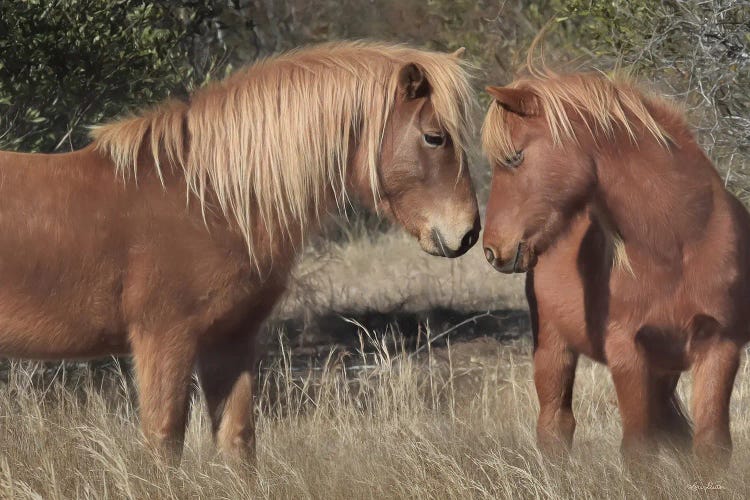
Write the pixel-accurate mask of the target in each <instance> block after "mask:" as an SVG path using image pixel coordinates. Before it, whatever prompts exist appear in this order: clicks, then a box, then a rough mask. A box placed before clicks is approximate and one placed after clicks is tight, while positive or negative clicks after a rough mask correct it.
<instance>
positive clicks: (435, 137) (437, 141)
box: [422, 134, 445, 148]
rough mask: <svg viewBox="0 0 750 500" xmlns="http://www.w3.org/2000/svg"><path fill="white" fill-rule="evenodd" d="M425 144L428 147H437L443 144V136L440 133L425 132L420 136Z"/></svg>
mask: <svg viewBox="0 0 750 500" xmlns="http://www.w3.org/2000/svg"><path fill="white" fill-rule="evenodd" d="M422 138H423V139H424V142H425V144H427V145H428V146H430V147H433V148H437V147H439V146H442V145H443V144H445V136H444V135H440V134H425V135H423V136H422Z"/></svg>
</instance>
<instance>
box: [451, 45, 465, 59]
mask: <svg viewBox="0 0 750 500" xmlns="http://www.w3.org/2000/svg"><path fill="white" fill-rule="evenodd" d="M464 52H466V47H459V48H457V49H456V50H455V51H454V52H453V53H452V54H451V55H452V56H453V57H455V58H456V59H461V58H462V57H463V56H464Z"/></svg>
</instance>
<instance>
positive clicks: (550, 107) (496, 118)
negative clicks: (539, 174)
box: [482, 68, 678, 160]
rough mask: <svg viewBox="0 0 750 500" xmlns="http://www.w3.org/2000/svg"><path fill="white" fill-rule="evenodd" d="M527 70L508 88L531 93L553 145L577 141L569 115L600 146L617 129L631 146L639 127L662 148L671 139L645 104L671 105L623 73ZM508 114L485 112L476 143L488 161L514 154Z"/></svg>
mask: <svg viewBox="0 0 750 500" xmlns="http://www.w3.org/2000/svg"><path fill="white" fill-rule="evenodd" d="M529 73H530V74H531V76H529V77H524V78H521V79H518V80H516V81H514V82H513V83H512V84H511V85H510V87H514V88H523V89H527V90H530V91H532V92H533V93H534V94H535V95H536V97H537V99H538V105H539V110H540V113H539V114H540V115H541V116H543V117H544V120H545V121H546V123H547V127H548V129H549V131H550V135H551V137H552V141H553V143H554V144H555V145H560V144H562V143H563V142H564V141H566V140H569V141H573V142H577V141H578V139H579V138H578V137H577V136H576V132H575V129H574V127H573V120H574V119H577V120H578V121H579V122H582V123H583V124H584V126H585V127H586V128H587V129H588V132H589V133H590V134H591V135H592V136H593V138H594V140H595V141H596V143H597V145H598V147H600V148H604V147H606V146H607V145H609V144H611V141H612V139H613V138H614V137H615V135H616V132H617V131H618V130H623V131H625V133H626V134H627V136H628V137H629V139H630V140H631V142H632V143H634V144H635V143H637V141H638V140H639V137H638V132H637V131H638V130H639V129H641V128H644V129H645V132H646V133H647V134H648V135H650V136H651V137H652V138H654V139H655V140H656V141H658V142H659V143H661V144H662V145H664V146H666V145H668V144H669V141H670V140H671V137H670V135H669V133H668V132H667V130H666V129H665V127H664V126H663V125H662V124H661V123H660V122H659V121H658V120H657V118H656V117H655V116H654V113H653V112H652V111H651V109H650V108H658V109H659V110H660V112H666V113H668V114H669V115H670V116H675V115H677V114H678V111H677V110H676V108H675V107H674V106H673V105H672V104H671V103H669V102H667V101H666V100H665V99H660V98H657V97H654V96H652V95H650V94H648V93H646V92H645V91H644V90H642V89H640V88H639V87H638V86H637V85H636V84H635V82H634V81H633V80H632V79H631V78H629V77H628V76H626V75H625V74H623V73H620V72H614V73H611V74H604V73H594V72H589V73H571V74H567V75H559V74H556V73H554V72H552V71H550V70H548V69H546V68H543V69H533V71H532V70H531V69H530V70H529ZM509 114H510V112H509V111H507V110H505V109H503V108H502V107H501V106H497V105H495V104H493V105H491V106H490V109H489V111H488V112H487V115H486V117H485V120H484V124H483V126H482V144H483V149H484V151H485V154H486V155H487V156H488V157H489V158H491V159H495V160H502V159H503V158H506V157H509V156H511V155H512V154H513V153H514V152H515V147H514V145H513V141H512V139H511V131H510V127H509V126H508V118H509Z"/></svg>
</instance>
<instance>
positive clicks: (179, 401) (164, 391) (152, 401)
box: [130, 327, 196, 464]
mask: <svg viewBox="0 0 750 500" xmlns="http://www.w3.org/2000/svg"><path fill="white" fill-rule="evenodd" d="M190 333H191V332H189V331H188V330H187V329H185V328H181V327H173V328H171V329H166V330H162V331H160V332H158V333H156V332H154V331H151V330H150V329H143V328H141V327H138V328H134V329H133V330H132V332H131V335H130V342H131V348H132V352H133V360H134V364H135V372H136V382H137V385H138V400H139V405H140V417H141V428H142V430H143V434H144V436H145V438H146V441H147V443H148V444H149V445H150V446H152V447H153V448H155V450H156V451H157V452H158V453H159V454H160V455H162V456H163V457H164V458H166V459H167V460H168V461H169V462H171V463H173V464H179V462H180V457H181V456H182V445H183V440H184V437H185V426H186V424H187V414H188V406H189V401H190V384H191V378H192V371H193V363H194V360H195V352H196V340H195V336H193V335H191V334H190Z"/></svg>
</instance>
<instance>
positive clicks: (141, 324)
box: [0, 42, 479, 459]
mask: <svg viewBox="0 0 750 500" xmlns="http://www.w3.org/2000/svg"><path fill="white" fill-rule="evenodd" d="M459 55H460V54H441V53H435V52H428V51H422V50H416V49H411V48H407V47H402V46H391V45H381V44H374V43H356V42H354V43H338V44H328V45H322V46H318V47H312V48H309V49H303V50H298V51H294V52H290V53H288V54H283V55H280V56H278V57H275V58H272V59H268V60H265V61H262V62H259V63H257V64H255V65H253V66H251V67H249V68H247V69H245V70H243V71H240V72H238V73H236V74H234V75H233V76H231V77H229V78H228V79H226V80H225V81H221V82H217V83H213V84H211V85H209V86H207V87H205V88H203V89H201V90H198V91H196V92H195V93H194V94H193V95H192V96H191V97H190V100H189V102H178V101H173V102H169V103H166V104H164V105H161V106H159V107H156V108H155V109H153V110H151V111H149V112H146V113H144V114H142V115H140V116H135V117H130V118H126V119H123V120H121V121H116V122H113V123H110V124H107V125H103V126H100V127H98V128H96V129H95V131H94V133H93V137H94V142H93V143H92V144H91V145H90V146H88V147H86V148H84V149H82V150H79V151H75V152H72V153H68V154H55V155H42V154H17V153H7V152H4V153H0V179H1V180H2V181H1V182H0V234H2V235H3V236H2V241H3V244H2V246H1V247H0V275H1V276H3V281H2V284H1V285H0V353H2V354H3V355H5V356H12V357H19V358H34V359H74V358H92V357H97V356H104V355H109V354H125V353H132V355H133V357H134V362H135V363H134V364H135V374H136V380H137V384H138V388H139V403H140V419H141V426H142V429H143V431H144V435H145V436H146V438H147V440H148V441H149V442H150V443H152V444H154V445H155V446H156V448H157V449H159V450H161V451H164V452H166V454H167V455H168V456H170V457H173V458H178V457H179V453H180V451H181V449H182V440H183V436H184V432H185V425H186V414H187V409H188V401H189V388H190V383H191V376H192V371H193V368H194V366H197V371H198V375H199V379H200V383H201V386H202V389H203V391H204V393H205V397H206V401H207V404H208V411H209V414H210V418H211V421H212V427H213V432H214V437H215V439H216V441H217V442H218V445H219V448H220V449H221V450H222V451H224V452H226V453H227V454H228V455H230V456H239V457H245V458H250V459H252V458H253V457H254V446H255V438H254V423H253V406H252V391H253V384H254V378H255V373H254V370H255V360H256V357H257V353H256V352H255V351H256V348H255V344H256V342H255V341H256V337H257V334H258V330H259V327H260V326H261V324H262V322H263V321H264V319H265V318H266V317H267V316H268V315H269V313H270V312H271V310H272V308H273V306H274V304H275V303H276V302H277V300H278V299H279V296H280V295H281V294H282V292H283V291H284V288H285V284H286V281H287V276H288V275H289V272H290V268H291V267H292V265H293V263H294V259H295V255H296V254H297V253H298V252H299V250H300V249H301V247H302V245H303V243H304V241H305V239H306V237H307V236H308V235H309V233H310V232H311V231H314V230H315V229H317V228H319V227H320V224H321V223H322V221H323V220H324V218H325V217H326V216H327V215H328V214H329V213H331V212H335V211H337V210H338V209H340V208H343V207H345V206H346V205H347V204H348V203H349V200H350V199H352V198H354V199H358V200H359V201H360V202H362V203H363V204H364V205H365V206H366V207H370V208H373V209H377V210H378V211H379V212H381V213H383V214H386V215H387V216H389V217H391V218H392V219H393V220H395V221H397V222H398V223H400V224H401V225H402V226H403V227H405V228H406V230H407V231H409V232H410V233H411V234H413V235H414V236H415V237H416V238H417V239H418V240H419V244H420V245H421V246H422V248H423V249H424V250H425V251H427V252H429V253H431V254H434V255H441V256H447V257H456V256H459V255H461V254H463V253H464V252H466V251H467V250H468V249H469V248H470V247H471V246H472V245H473V244H474V243H475V242H476V241H477V239H478V232H479V217H478V210H477V203H476V198H475V195H474V190H473V187H472V185H471V179H470V177H469V171H468V168H467V167H466V165H465V153H464V149H465V145H466V140H467V116H468V110H469V108H470V106H471V104H472V94H471V91H470V87H469V85H468V83H467V75H466V72H465V70H464V69H463V65H462V62H461V61H460V59H459Z"/></svg>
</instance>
